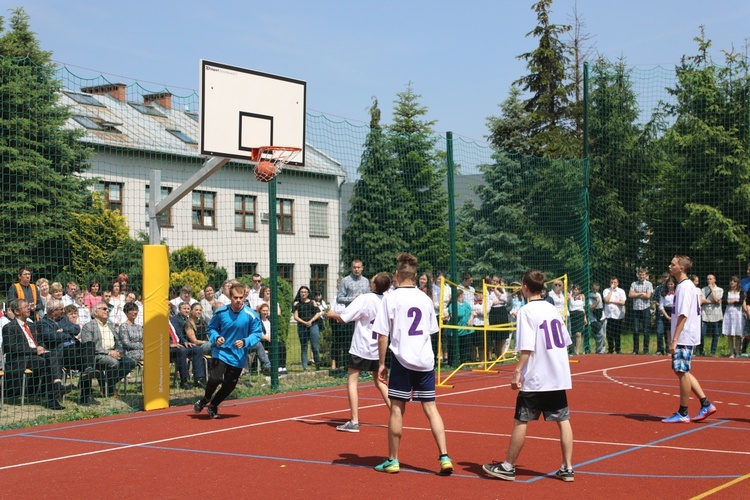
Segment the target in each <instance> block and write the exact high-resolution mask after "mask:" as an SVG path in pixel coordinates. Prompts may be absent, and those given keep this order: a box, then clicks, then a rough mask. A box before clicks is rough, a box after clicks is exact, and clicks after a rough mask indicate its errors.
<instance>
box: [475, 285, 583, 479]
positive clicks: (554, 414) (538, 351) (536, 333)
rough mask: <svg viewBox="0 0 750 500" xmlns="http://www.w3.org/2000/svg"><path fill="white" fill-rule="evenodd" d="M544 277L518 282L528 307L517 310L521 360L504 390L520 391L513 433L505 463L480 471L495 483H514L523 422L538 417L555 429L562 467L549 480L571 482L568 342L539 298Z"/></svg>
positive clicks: (547, 305)
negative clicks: (499, 480)
mask: <svg viewBox="0 0 750 500" xmlns="http://www.w3.org/2000/svg"><path fill="white" fill-rule="evenodd" d="M545 278H546V277H545V275H544V273H543V272H541V271H536V270H530V271H526V272H525V273H524V275H523V279H522V281H521V283H522V287H523V295H524V297H526V299H528V303H527V304H526V305H525V306H523V307H522V308H521V309H520V310H519V311H518V319H517V323H516V327H517V339H516V342H517V343H518V345H517V347H516V348H517V349H518V351H520V353H521V357H520V359H519V361H518V365H516V369H515V371H514V372H513V378H512V379H511V383H510V386H511V388H512V389H514V390H515V389H520V392H519V393H518V397H517V398H516V412H515V416H514V418H515V420H514V425H513V433H512V434H511V436H510V445H509V446H508V453H507V455H506V458H505V462H493V463H491V464H486V465H483V466H482V468H483V469H484V471H485V472H487V473H488V474H490V475H491V476H494V477H496V478H499V479H504V480H506V481H515V479H516V460H517V459H518V456H519V454H520V453H521V450H522V449H523V445H524V441H525V439H526V427H527V424H528V422H530V421H532V420H537V419H538V418H539V416H540V415H542V414H543V415H544V420H547V421H553V422H557V425H558V427H559V428H560V445H561V448H562V462H563V463H562V466H561V467H560V469H559V470H558V471H557V472H556V473H555V476H556V477H558V478H559V479H562V480H563V481H566V482H571V481H573V467H572V459H573V429H572V427H571V425H570V410H569V408H568V398H567V393H566V390H567V389H571V388H572V387H573V383H572V380H571V377H570V362H569V361H568V346H569V345H571V344H572V341H571V339H570V334H569V333H568V329H567V328H566V327H565V321H563V318H562V316H560V313H559V312H558V311H557V309H556V308H555V306H553V305H552V304H550V303H549V302H547V301H545V300H544V299H543V298H542V290H543V289H544V281H545Z"/></svg>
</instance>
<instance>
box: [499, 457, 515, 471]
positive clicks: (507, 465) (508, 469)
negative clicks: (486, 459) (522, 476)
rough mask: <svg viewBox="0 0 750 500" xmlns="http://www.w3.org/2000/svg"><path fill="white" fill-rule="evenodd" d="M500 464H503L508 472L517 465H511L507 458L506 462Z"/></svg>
mask: <svg viewBox="0 0 750 500" xmlns="http://www.w3.org/2000/svg"><path fill="white" fill-rule="evenodd" d="M500 465H501V466H502V468H503V469H505V470H507V471H508V472H510V471H512V470H513V469H515V467H513V465H511V464H510V463H508V461H507V460H506V461H505V462H503V463H501V464H500Z"/></svg>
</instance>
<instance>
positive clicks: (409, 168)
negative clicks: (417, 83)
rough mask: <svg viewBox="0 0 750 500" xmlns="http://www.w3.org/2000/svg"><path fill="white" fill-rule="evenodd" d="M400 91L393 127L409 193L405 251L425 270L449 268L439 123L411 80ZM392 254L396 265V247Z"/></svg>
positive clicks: (393, 140) (400, 169)
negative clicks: (436, 129) (438, 148)
mask: <svg viewBox="0 0 750 500" xmlns="http://www.w3.org/2000/svg"><path fill="white" fill-rule="evenodd" d="M396 95H397V98H396V101H395V102H394V106H393V125H391V126H390V127H389V131H390V144H391V147H392V151H393V154H394V155H395V164H396V169H397V171H398V174H399V176H400V184H401V185H402V186H403V187H404V188H405V189H406V191H407V192H408V195H407V197H406V200H405V201H406V209H407V212H408V214H409V217H408V218H407V220H408V221H409V223H407V224H406V225H405V227H404V229H405V230H404V231H403V235H404V236H403V238H404V240H406V242H407V246H406V247H405V248H403V250H404V251H408V252H411V253H412V254H413V255H415V256H416V257H417V258H418V259H419V265H420V268H421V269H425V270H426V269H443V270H445V269H447V268H448V265H449V264H450V250H449V241H448V224H447V222H446V221H447V220H448V194H447V192H446V189H445V186H444V185H443V181H444V179H445V176H446V166H445V158H444V156H441V155H438V154H437V153H436V150H435V143H436V140H437V139H436V136H435V134H434V131H433V129H432V127H433V126H434V124H435V122H434V121H429V120H425V119H423V117H424V116H425V115H426V114H427V107H425V106H423V105H422V104H421V103H420V102H419V99H420V97H422V96H421V95H419V94H416V93H415V92H414V90H413V89H412V86H411V82H410V83H409V84H408V85H407V87H406V90H405V91H403V92H399V93H398V94H396ZM396 251H398V250H396ZM391 254H392V255H391V260H390V264H391V266H392V265H393V250H392V251H391Z"/></svg>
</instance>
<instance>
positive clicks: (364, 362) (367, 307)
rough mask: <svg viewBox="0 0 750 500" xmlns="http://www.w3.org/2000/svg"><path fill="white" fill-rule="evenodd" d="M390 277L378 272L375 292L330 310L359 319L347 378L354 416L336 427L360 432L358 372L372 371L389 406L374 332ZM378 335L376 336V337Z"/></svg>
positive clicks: (341, 316) (344, 317)
mask: <svg viewBox="0 0 750 500" xmlns="http://www.w3.org/2000/svg"><path fill="white" fill-rule="evenodd" d="M390 286H391V278H390V277H389V276H388V274H387V273H378V274H376V275H375V276H374V277H373V278H372V293H367V294H364V295H360V296H359V297H357V298H356V299H354V301H353V302H352V303H351V304H350V305H349V307H347V308H346V309H345V310H344V312H343V314H338V313H336V312H334V311H328V313H327V315H328V317H329V318H330V319H331V320H334V321H339V322H342V323H344V322H356V326H355V330H354V337H353V338H352V345H351V347H350V348H349V367H348V375H347V379H346V389H347V396H348V399H349V409H350V412H351V419H350V420H349V421H348V422H346V423H345V424H342V425H339V426H338V427H336V430H338V431H342V432H359V394H358V389H357V387H358V385H359V374H360V372H363V371H371V372H372V375H373V380H374V382H375V388H376V389H377V390H378V391H379V392H380V395H381V396H382V397H383V401H385V404H386V406H387V407H388V408H390V406H391V402H390V400H389V399H388V387H387V386H386V385H385V384H384V383H383V382H382V381H381V380H380V379H379V378H378V340H377V336H374V335H373V333H372V325H373V322H374V321H375V317H376V316H377V315H378V313H379V312H380V310H381V309H382V306H383V294H384V293H385V292H386V291H387V290H388V289H389V288H390ZM373 337H375V338H373Z"/></svg>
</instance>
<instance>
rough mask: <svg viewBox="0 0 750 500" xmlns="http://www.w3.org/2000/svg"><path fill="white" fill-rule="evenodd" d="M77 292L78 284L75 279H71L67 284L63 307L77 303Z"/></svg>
mask: <svg viewBox="0 0 750 500" xmlns="http://www.w3.org/2000/svg"><path fill="white" fill-rule="evenodd" d="M76 293H78V284H77V283H76V282H75V281H70V282H68V284H67V285H66V286H65V295H63V298H62V301H63V307H65V306H69V305H71V304H75V301H76Z"/></svg>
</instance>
